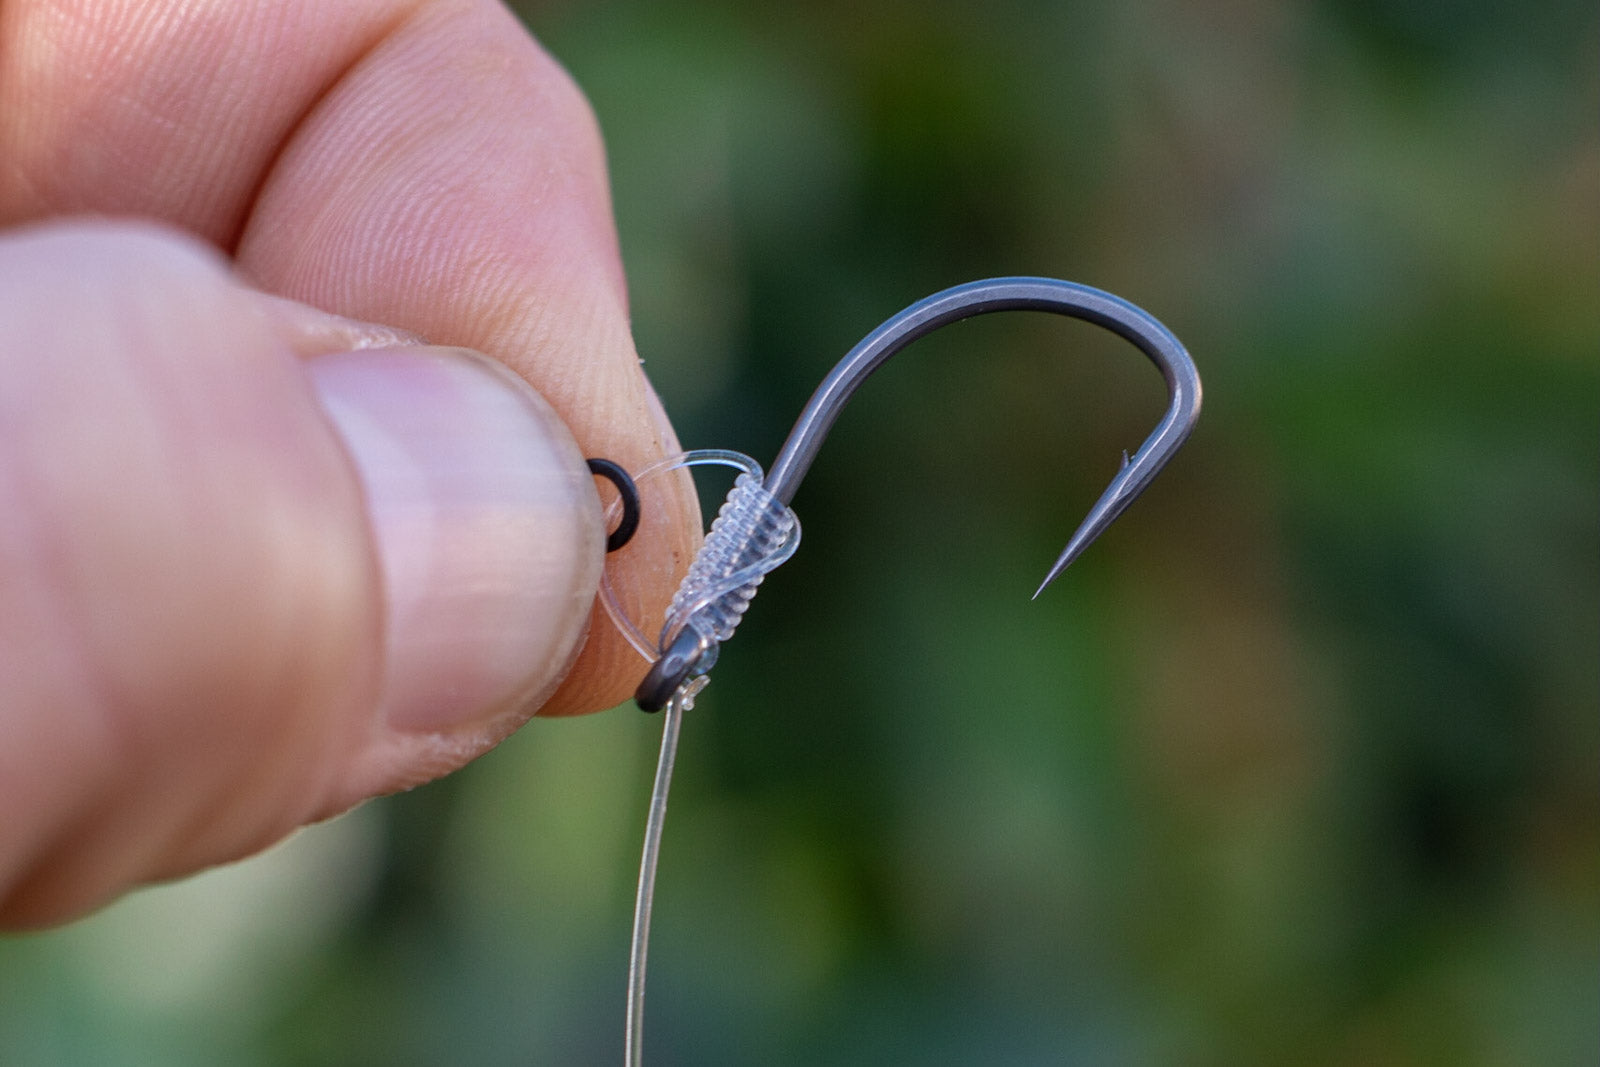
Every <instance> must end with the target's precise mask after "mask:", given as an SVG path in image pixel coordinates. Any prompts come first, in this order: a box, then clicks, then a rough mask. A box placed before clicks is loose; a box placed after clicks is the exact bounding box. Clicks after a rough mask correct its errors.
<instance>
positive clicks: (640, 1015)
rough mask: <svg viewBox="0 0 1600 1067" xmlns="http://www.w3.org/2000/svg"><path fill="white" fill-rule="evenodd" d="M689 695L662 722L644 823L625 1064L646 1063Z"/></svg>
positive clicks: (671, 707)
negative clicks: (655, 938)
mask: <svg viewBox="0 0 1600 1067" xmlns="http://www.w3.org/2000/svg"><path fill="white" fill-rule="evenodd" d="M684 699H685V694H684V691H683V690H681V689H680V690H679V691H678V692H677V694H676V695H674V696H673V698H672V700H671V701H669V702H668V704H667V706H666V709H665V711H664V712H663V715H662V720H663V721H662V723H661V758H660V760H659V762H657V764H656V782H655V786H654V787H653V788H652V789H651V791H650V814H649V816H648V817H647V818H646V820H645V825H644V850H643V853H642V854H641V855H640V857H639V890H638V893H637V895H636V896H635V897H634V901H633V945H632V948H631V949H630V950H629V955H628V1025H627V1027H626V1032H625V1033H624V1035H623V1041H624V1043H625V1051H624V1054H623V1063H624V1065H625V1067H640V1064H642V1063H643V1062H644V967H645V957H646V956H647V955H648V954H649V951H650V906H651V904H652V903H653V902H654V900H655V894H656V859H657V857H659V856H660V854H661V827H662V824H663V823H665V822H666V818H667V790H668V789H669V788H671V786H672V761H673V758H674V757H675V756H676V755H677V752H678V726H679V724H680V723H681V722H682V721H683V704H684Z"/></svg>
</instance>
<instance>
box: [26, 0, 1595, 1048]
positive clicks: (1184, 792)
mask: <svg viewBox="0 0 1600 1067" xmlns="http://www.w3.org/2000/svg"><path fill="white" fill-rule="evenodd" d="M525 15H526V18H527V20H528V22H529V24H530V25H531V26H532V28H533V29H534V30H535V32H536V33H538V34H539V36H540V37H541V38H542V39H543V40H544V41H545V42H546V44H547V45H548V46H549V47H550V49H551V50H552V51H553V52H554V53H555V54H556V55H557V56H558V57H559V58H561V59H562V61H563V62H564V63H566V64H567V66H568V67H569V68H570V69H571V70H572V71H573V73H574V74H575V76H576V77H577V79H578V81H579V82H580V83H581V84H582V85H583V86H584V88H585V89H586V90H587V91H588V93H589V94H590V97H591V99H592V100H593V102H594V105H595V108H596V110H597V111H598V113H599V116H600V121H601V123H602V126H603V127H604V129H605V131H606V135H607V140H608V145H609V150H610V155H611V162H612V167H613V180H614V187H615V196H616V206H617V214H618V219H619V223H620V227H621V234H622V244H623V250H624V254H625V258H626V261H627V265H628V269H629V275H630V280H631V285H632V292H633V300H634V305H633V306H634V317H635V328H636V331H637V335H638V341H639V346H640V350H641V352H642V353H643V354H644V356H645V357H646V360H647V366H648V369H649V372H650V374H651V376H652V377H653V378H654V380H655V382H656V384H657V386H658V388H659V390H660V392H661V394H662V396H663V398H664V400H665V403H666V406H667V409H668V411H669V412H670V413H671V414H672V416H673V418H674V420H675V421H676V423H677V425H678V427H679V430H680V433H681V436H682V439H683V441H684V443H685V445H686V447H732V448H738V449H741V450H743V451H747V452H750V453H751V454H753V455H755V456H757V457H758V458H760V459H762V460H764V461H765V460H768V459H770V457H771V456H772V455H773V454H774V452H775V451H776V449H777V446H778V444H779V443H780V442H781V441H782V439H783V437H784V435H785V434H786V432H787V430H788V427H789V425H790V423H791V422H792V420H793V417H794V415H795V414H796V413H797V412H798V410H799V408H800V406H801V404H802V403H803V401H804V400H805V398H806V396H807V395H808V394H809V392H810V390H811V388H812V387H813V386H814V385H815V383H816V382H817V380H818V379H819V378H820V377H821V375H822V374H823V373H824V372H825V371H826V369H827V368H828V367H829V366H830V365H831V364H832V362H833V361H834V360H835V359H837V358H838V356H840V355H841V354H842V353H843V352H844V351H845V349H847V348H848V347H849V346H850V345H851V344H852V343H853V342H854V341H855V340H856V339H857V338H859V337H860V336H861V335H862V334H863V333H865V332H866V331H867V330H868V329H870V328H871V327H872V326H873V325H875V324H876V323H877V322H878V321H879V320H881V319H882V318H884V317H886V316H887V315H889V314H890V313H892V312H894V311H896V310H898V309H899V308H900V307H902V306H903V305H905V304H907V303H909V302H911V301H913V300H915V299H917V298H920V297H921V296H923V295H925V294H927V293H929V292H932V291H934V290H936V289H939V288H942V287H944V286H947V285H951V284H954V283H957V282H961V281H966V280H969V279H972V278H978V277H985V276H990V275H996V274H1023V273H1026V274H1045V275H1055V276H1060V277H1065V278H1071V279H1075V280H1079V281H1084V282H1088V283H1090V284H1094V285H1097V286H1100V287H1103V288H1106V289H1110V290H1112V291H1114V292H1117V293H1119V294H1121V295H1123V296H1125V297H1127V298H1128V299H1130V300H1133V301H1134V302H1136V303H1138V304H1140V305H1142V306H1144V307H1146V308H1148V309H1149V310H1150V311H1152V312H1153V313H1155V314H1156V315H1157V316H1159V317H1160V318H1162V319H1163V320H1164V321H1165V322H1166V323H1167V324H1168V325H1169V326H1171V327H1172V329H1173V330H1174V331H1175V332H1176V333H1177V334H1178V335H1179V336H1180V337H1181V338H1183V339H1184V341H1185V342H1186V344H1187V345H1188V346H1189V348H1190V350H1191V351H1192V352H1193V354H1194V356H1195V358H1196V360H1197V362H1198V363H1199V365H1200V367H1201V370H1202V373H1203V375H1204V377H1205V384H1206V397H1207V399H1206V411H1205V415H1204V417H1203V419H1202V420H1201V424H1200V427H1199V430H1198V432H1197V433H1196V435H1195V436H1194V437H1193V438H1192V439H1191V441H1190V443H1189V445H1188V446H1187V447H1186V449H1185V450H1184V452H1183V453H1182V454H1181V455H1180V456H1179V457H1178V459H1177V461H1176V462H1175V463H1174V464H1173V465H1172V467H1170V468H1169V469H1168V471H1167V473H1166V474H1164V475H1163V476H1162V478H1161V479H1159V480H1158V481H1157V483H1156V484H1155V487H1154V488H1153V489H1152V490H1151V491H1150V492H1149V493H1148V494H1147V495H1146V497H1145V498H1144V499H1143V500H1141V501H1140V503H1139V504H1138V505H1137V506H1136V507H1135V508H1133V509H1132V510H1131V511H1130V512H1129V513H1128V515H1127V516H1126V517H1125V518H1124V519H1123V520H1122V521H1121V522H1119V523H1118V524H1117V526H1116V527H1114V528H1113V529H1112V531H1111V532H1110V533H1109V534H1108V535H1107V536H1106V537H1105V538H1103V539H1102V540H1101V541H1100V542H1099V543H1097V544H1096V545H1095V547H1094V548H1093V550H1092V551H1090V552H1089V553H1088V555H1087V556H1086V557H1085V558H1084V559H1083V560H1082V561H1081V562H1080V563H1079V564H1077V565H1075V566H1074V567H1073V569H1072V570H1070V571H1069V572H1068V573H1067V575H1066V576H1065V577H1064V578H1063V579H1062V580H1061V581H1060V582H1058V583H1057V584H1056V585H1055V586H1053V587H1052V588H1051V589H1050V591H1049V593H1048V594H1047V595H1045V596H1043V597H1041V598H1040V599H1039V600H1038V601H1037V602H1034V603H1031V604H1030V603H1029V602H1028V596H1029V594H1030V593H1031V592H1032V591H1033V588H1034V586H1035V585H1036V584H1037V581H1038V579H1039V578H1040V577H1041V576H1042V574H1043V573H1044V571H1045V569H1046V567H1047V566H1048V564H1049V563H1050V562H1051V561H1052V560H1053V559H1054V558H1055V555H1056V553H1057V552H1058V551H1059V550H1060V547H1061V545H1062V544H1063V543H1064V541H1065V539H1066V537H1067V535H1068V533H1069V532H1070V530H1071V528H1072V527H1073V526H1074V525H1075V524H1076V523H1077V521H1078V519H1079V518H1080V517H1081V516H1082V514H1083V513H1084V511H1085V510H1086V509H1087V507H1088V506H1089V504H1090V503H1091V502H1092V501H1093V500H1094V498H1095V497H1096V496H1097V495H1098V493H1099V491H1100V489H1101V488H1102V487H1103V486H1104V484H1105V483H1106V481H1107V480H1108V479H1109V478H1110V476H1111V475H1112V474H1113V473H1114V471H1115V469H1116V464H1117V462H1118V458H1119V454H1120V451H1121V450H1122V449H1124V448H1128V449H1131V448H1133V447H1135V446H1137V445H1138V444H1139V442H1140V441H1142V440H1143V438H1144V436H1145V435H1146V433H1147V432H1148V431H1149V430H1150V429H1151V428H1152V427H1153V425H1154V423H1155V420H1156V419H1157V418H1158V416H1159V414H1160V412H1161V410H1162V407H1163V404H1164V393H1163V390H1162V388H1161V384H1160V380H1159V378H1158V377H1157V376H1156V375H1155V374H1154V373H1153V372H1152V371H1151V369H1150V367H1149V365H1148V363H1146V362H1145V361H1144V360H1143V359H1142V358H1140V357H1139V356H1138V355H1137V354H1136V353H1134V351H1133V350H1132V349H1130V348H1127V347H1126V346H1125V345H1123V344H1122V343H1120V342H1117V341H1115V340H1114V339H1111V338H1109V337H1108V336H1106V335H1103V334H1101V333H1099V332H1097V331H1095V330H1094V329H1092V328H1090V327H1086V326H1083V325H1081V324H1077V323H1071V322H1066V321H1064V320H1059V319H1056V318H1054V317H1049V316H1002V317H991V318H988V319H985V320H980V321H976V322H973V323H969V324H963V325H962V326H959V327H956V328H952V329H949V330H947V331H944V332H943V333H941V334H939V335H937V336H935V337H933V338H930V339H929V340H927V341H925V342H922V343H920V344H919V345H918V346H917V348H916V349H915V350H914V351H913V352H911V353H908V354H907V355H905V356H903V357H902V358H901V359H900V360H898V361H896V363H895V364H894V365H893V366H892V367H891V368H889V369H888V370H886V371H885V372H884V373H883V374H882V375H880V376H879V377H878V378H876V379H874V380H873V381H872V382H871V383H870V384H869V386H868V387H867V388H865V389H864V390H863V392H862V394H861V395H860V396H859V398H858V399H857V400H856V401H855V403H854V404H853V405H852V407H851V409H850V411H849V412H848V413H847V416H846V418H845V419H844V420H843V421H842V423H841V424H840V426H839V427H838V429H837V430H836V431H835V433H834V435H833V437H832V439H831V440H830V442H829V444H828V447H827V448H826V449H825V450H824V452H823V454H822V457H821V459H820V460H819V462H818V465H817V467H816V468H815V470H814V471H813V472H812V474H811V475H810V477H809V479H808V481H807V482H806V484H805V486H804V487H803V488H802V490H801V492H800V494H799V497H798V499H797V500H796V505H797V508H798V510H799V512H800V515H801V518H802V521H803V522H804V524H805V529H806V535H805V544H804V545H803V546H802V548H801V551H800V554H799V555H798V556H797V557H796V558H795V559H794V561H793V562H792V563H790V564H789V565H788V566H787V567H786V568H785V569H783V570H782V571H779V572H778V573H776V574H775V575H774V576H773V577H772V578H771V579H770V580H769V581H768V583H767V585H766V587H765V588H764V590H763V592H762V595H761V597H760V598H759V601H758V602H757V604H756V606H755V607H754V609H753V610H752V612H751V614H750V616H749V618H748V621H747V622H746V624H745V626H744V627H743V629H741V631H740V633H739V636H738V639H737V640H736V641H735V642H734V643H733V644H731V645H730V646H729V648H728V649H727V650H726V652H725V655H724V657H723V661H722V663H721V664H720V665H719V666H718V669H717V671H716V674H715V682H714V684H713V685H712V686H711V688H710V689H709V690H708V691H707V693H706V694H705V695H704V696H703V697H702V698H701V702H700V705H699V707H697V708H696V709H695V711H694V712H693V713H691V715H690V716H689V718H688V720H687V722H686V725H685V731H684V739H683V751H682V754H681V757H680V761H679V770H678V779H677V783H676V790H675V793H674V803H673V808H672V812H671V817H670V818H669V820H668V824H667V838H666V845H665V850H664V855H663V862H662V870H661V879H660V895H659V899H658V903H657V910H656V935H655V941H654V944H653V953H652V957H651V964H652V966H651V989H650V997H649V1000H648V1004H649V1020H648V1025H647V1028H646V1033H647V1048H648V1054H649V1055H648V1058H649V1059H650V1061H651V1062H652V1063H653V1064H715V1063H765V1064H869V1063H873V1064H876V1063H891V1062H906V1063H925V1064H977V1063H982V1064H1044V1063H1094V1064H1258V1063H1259V1064H1291V1063H1293V1064H1299V1063H1308V1064H1506V1065H1520V1064H1590V1065H1592V1064H1595V1063H1596V1062H1600V774H1597V771H1600V656H1597V653H1600V603H1597V601H1600V598H1597V591H1600V507H1597V505H1600V483H1597V479H1596V458H1597V455H1600V452H1597V447H1596V446H1597V443H1600V314H1597V313H1600V287H1597V281H1600V270H1597V268H1600V136H1597V126H1596V117H1597V111H1596V103H1597V92H1596V89H1597V85H1600V81H1597V77H1596V73H1597V64H1596V62H1595V56H1596V53H1595V43H1596V33H1595V31H1596V29H1597V28H1600V17H1597V13H1596V11H1595V9H1594V6H1593V5H1592V4H1590V3H1580V2H1576V0H1571V2H1569V0H1546V2H1542V3H1537V4H1526V5H1512V4H1505V3H1499V4H1496V3H1489V2H1486V0H1463V2H1458V3H1443V2H1428V0H1390V2H1384V0H1315V2H1313V0H1208V2H1204V3H1182V2H1179V0H1095V2H1085V3H1050V2H1042V0H1039V2H1028V0H988V2H986V3H974V2H970V0H965V2H958V0H943V2H940V0H918V2H915V3H913V2H910V0H855V2H852V3H839V2H825V3H814V4H809V5H806V6H803V7H802V6H799V5H752V4H738V3H733V2H696V0H653V2H647V0H635V2H625V0H599V2H590V3H576V2H571V3H552V4H540V5H533V4H529V5H528V7H527V10H526V12H525ZM509 103H510V104H511V106H514V103H515V102H509ZM464 165H467V164H464ZM716 492H717V493H718V495H720V492H721V489H720V488H717V489H716ZM658 729H659V720H657V719H654V718H647V717H645V716H642V715H640V714H638V713H637V712H635V711H632V710H630V709H629V708H622V709H618V710H616V711H613V712H610V713H607V714H603V715H599V716H593V717H590V718H587V719H584V720H577V721H563V722H536V723H534V724H533V725H531V726H530V727H529V728H527V729H526V730H524V731H523V732H522V733H521V734H520V735H519V736H518V737H516V738H514V739H513V740H511V741H510V742H508V743H506V744H505V745H504V746H502V747H501V749H500V750H498V751H496V752H495V753H493V754H491V755H490V756H489V757H487V758H485V759H484V760H482V761H480V762H479V763H478V764H476V765H474V766H473V767H471V768H469V769H468V770H466V771H465V772H463V773H461V774H458V775H456V776H454V777H453V778H451V779H449V780H447V781H444V782H441V783H438V784H436V785H433V786H430V787H427V788H424V789H421V790H418V791H416V792H414V793H412V794H409V795H406V796H402V797H397V798H392V799H389V800H386V801H382V802H379V803H375V804H372V805H369V806H367V807H365V808H363V809H361V810H360V811H358V812H357V813H355V814H354V815H353V816H351V817H347V818H345V819H343V820H339V821H337V822H335V823H333V824H330V825H328V826H325V827H320V828H317V829H316V830H314V831H311V832H308V833H306V834H304V835H302V836H301V837H299V838H297V839H296V840H295V841H293V842H291V843H290V844H289V845H288V846H287V847H284V848H280V849H278V850H276V851H274V852H272V853H270V854H268V855H267V856H266V857H263V858H261V859H258V860H255V861H251V862H249V863H246V864H243V865H240V866H237V867H234V868H229V869H226V870H222V871H218V872H214V873H212V874H210V875H207V876H204V877H202V878H200V879H197V880H195V881H192V882H189V883H186V884H184V885H180V886H177V887H172V888H164V889H159V890H153V891H147V892H144V893H140V894H137V895H135V896H134V897H132V898H131V899H129V900H127V901H125V902H124V903H122V904H120V905H118V906H116V907H114V908H112V909H110V910H108V911H106V912H104V913H102V914H101V915H99V916H96V917H95V918H93V919H91V920H89V921H87V922H84V923H81V924H78V925H76V926H73V927H70V928H67V929H64V930H61V931H57V932H54V933H51V934H48V935H45V936H41V937H34V938H27V939H21V940H13V941H10V942H7V943H5V944H0V1062H3V1063H5V1064H8V1065H11V1064H21V1065H32V1064H57V1063H60V1064H78V1063H106V1064H184V1063H196V1064H200V1063H207V1064H209V1063H228V1064H244V1065H249V1064H443V1063H473V1064H513V1063H539V1064H587V1063H614V1062H617V1061H618V1060H619V1059H620V1056H621V1043H622V1009H623V983H624V975H625V969H626V962H627V960H626V954H627V938H628V925H629V918H630V910H631V896H632V888H633V878H634V870H635V864H636V862H637V848H638V842H639V837H640V833H641V828H642V823H643V818H644V803H645V797H646V792H647V789H648V784H649V777H650V773H651V767H652V764H653V759H654V748H655V744H656V740H657V737H658Z"/></svg>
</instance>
